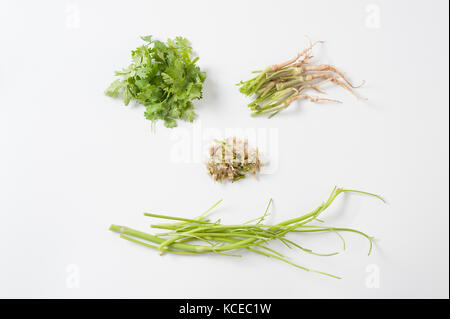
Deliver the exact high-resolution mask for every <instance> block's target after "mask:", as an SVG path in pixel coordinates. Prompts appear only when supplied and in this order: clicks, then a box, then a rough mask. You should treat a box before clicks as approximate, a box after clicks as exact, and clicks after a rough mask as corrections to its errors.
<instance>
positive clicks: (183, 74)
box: [105, 36, 206, 127]
mask: <svg viewBox="0 0 450 319" xmlns="http://www.w3.org/2000/svg"><path fill="white" fill-rule="evenodd" d="M141 39H142V40H144V41H145V42H146V43H145V44H144V45H142V46H140V47H138V48H137V49H136V50H133V51H132V53H131V57H132V61H133V62H132V63H131V64H130V66H129V67H128V68H125V69H122V70H120V71H116V72H115V75H116V76H120V79H117V80H115V81H114V82H112V83H111V85H110V86H109V87H108V89H107V90H106V91H105V94H106V95H108V96H111V97H114V98H117V97H119V96H121V97H122V98H123V101H124V103H125V105H128V104H129V103H130V101H131V100H133V101H136V102H137V103H139V104H143V105H144V106H145V108H146V111H145V113H144V115H145V117H146V118H147V119H148V120H151V121H152V125H153V124H154V122H155V121H157V120H163V121H164V125H165V126H166V127H175V126H177V121H176V120H185V121H188V122H192V121H193V120H194V119H195V117H196V114H195V112H194V105H193V103H192V101H193V100H195V99H200V98H202V89H203V82H204V81H205V78H206V75H205V73H204V72H201V71H200V68H199V67H198V66H197V65H196V62H197V61H198V58H194V59H192V48H191V47H190V45H189V42H188V40H187V39H185V38H182V37H176V38H175V40H172V39H168V40H167V42H166V43H164V42H161V41H158V40H152V37H151V36H144V37H141Z"/></svg>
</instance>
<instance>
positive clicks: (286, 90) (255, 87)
mask: <svg viewBox="0 0 450 319" xmlns="http://www.w3.org/2000/svg"><path fill="white" fill-rule="evenodd" d="M317 43H321V41H317V42H315V43H311V44H310V46H309V47H308V48H306V49H305V50H304V51H303V52H301V53H299V54H298V55H297V56H296V57H294V58H293V59H291V60H289V61H286V62H284V63H281V64H275V65H272V66H269V67H268V68H266V69H265V70H263V71H256V72H254V73H257V75H256V76H255V77H254V78H252V79H250V80H248V81H246V82H242V81H241V82H240V83H239V84H238V85H240V86H241V87H240V91H241V93H243V94H245V95H247V96H251V95H255V100H254V101H253V102H251V103H250V104H248V107H249V108H250V110H251V111H252V116H258V115H265V114H267V115H269V118H270V117H273V116H275V115H276V114H278V113H279V112H281V111H282V110H284V109H286V108H287V107H288V106H289V105H290V104H291V103H292V102H293V101H296V100H302V99H307V100H309V101H311V102H318V101H329V102H338V103H340V101H337V100H333V99H328V98H319V97H311V96H310V95H308V94H306V93H305V90H307V89H313V90H315V91H316V92H319V93H324V92H323V91H322V90H321V89H319V87H321V86H322V85H324V84H326V83H329V82H332V83H334V84H336V85H338V86H341V87H343V88H344V89H346V90H348V91H349V92H350V93H352V94H353V95H354V96H356V97H357V98H360V97H359V96H358V95H356V94H355V93H354V92H353V90H352V89H353V88H356V87H355V86H353V85H352V84H351V83H350V81H348V80H347V79H346V77H345V76H344V75H343V74H342V73H341V72H340V71H339V70H337V69H336V68H335V67H333V66H331V65H328V64H321V65H313V64H311V63H310V61H311V59H312V56H311V55H310V52H311V50H312V48H313V47H314V45H316V44H317ZM360 99H361V98H360Z"/></svg>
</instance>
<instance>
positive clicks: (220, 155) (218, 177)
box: [206, 137, 262, 182]
mask: <svg viewBox="0 0 450 319" xmlns="http://www.w3.org/2000/svg"><path fill="white" fill-rule="evenodd" d="M261 166H262V162H261V160H260V154H259V151H258V148H250V147H249V145H248V140H247V139H238V138H236V137H229V138H227V139H225V140H224V141H219V140H215V143H214V145H212V146H211V147H210V149H209V158H208V160H207V162H206V169H207V171H208V174H209V175H210V176H211V177H212V178H213V180H214V181H219V182H222V181H224V180H230V181H231V182H235V181H238V180H240V179H243V178H245V177H246V176H247V174H249V173H250V174H252V175H253V176H254V177H255V178H256V177H257V174H258V172H259V171H260V169H261Z"/></svg>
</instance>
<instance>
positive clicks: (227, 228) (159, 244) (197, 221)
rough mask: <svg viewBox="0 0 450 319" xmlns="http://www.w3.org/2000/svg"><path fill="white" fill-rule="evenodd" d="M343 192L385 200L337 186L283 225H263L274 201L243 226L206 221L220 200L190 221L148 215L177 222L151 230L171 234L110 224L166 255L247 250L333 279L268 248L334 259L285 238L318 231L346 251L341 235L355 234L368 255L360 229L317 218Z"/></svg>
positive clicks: (126, 236)
mask: <svg viewBox="0 0 450 319" xmlns="http://www.w3.org/2000/svg"><path fill="white" fill-rule="evenodd" d="M343 193H359V194H365V195H370V196H374V197H376V198H379V199H380V200H382V201H383V202H384V200H383V198H381V197H380V196H378V195H375V194H371V193H367V192H362V191H358V190H352V189H344V188H337V187H335V188H334V189H333V191H332V192H331V195H330V197H329V198H328V200H327V201H325V202H323V203H322V204H321V205H320V206H319V207H317V208H316V209H314V210H313V211H311V212H310V213H308V214H305V215H303V216H300V217H295V218H292V219H289V220H286V221H284V222H281V223H278V224H275V225H266V224H264V223H263V221H264V219H265V218H266V217H267V215H268V210H269V207H270V205H271V203H272V200H270V201H269V204H268V205H267V209H266V211H265V213H264V215H263V216H261V217H259V218H256V219H254V220H250V221H248V222H246V223H243V224H238V225H222V224H220V220H217V221H214V222H213V221H211V220H209V219H206V215H207V214H208V213H209V212H210V211H211V210H212V209H213V208H214V207H216V206H217V205H218V204H219V203H220V202H221V201H219V202H217V203H216V204H214V205H213V206H212V207H211V208H209V209H208V210H207V211H206V212H204V213H203V214H201V215H200V216H198V217H197V218H193V219H189V218H182V217H173V216H165V215H157V214H150V213H145V214H144V215H145V216H149V217H154V218H161V219H168V220H175V221H176V222H174V223H164V224H154V225H151V227H152V228H159V229H166V230H168V231H169V232H166V233H159V234H155V235H152V234H149V233H145V232H141V231H138V230H134V229H131V228H129V227H126V226H119V225H111V226H110V228H109V229H110V230H111V231H114V232H117V233H120V237H121V238H123V239H126V240H129V241H131V242H134V243H137V244H140V245H143V246H145V247H148V248H152V249H156V250H158V251H160V254H163V253H166V252H167V253H173V254H179V255H195V254H203V253H217V254H221V255H226V256H236V257H241V256H240V255H236V254H232V253H229V252H230V251H235V250H239V249H246V250H249V251H252V252H255V253H257V254H261V255H264V256H266V257H272V258H275V259H278V260H281V261H283V262H285V263H288V264H290V265H292V266H294V267H297V268H300V269H303V270H306V271H312V272H316V273H319V274H322V275H327V276H330V277H333V278H337V279H340V277H338V276H335V275H331V274H328V273H325V272H321V271H317V270H312V269H309V268H306V267H303V266H300V265H297V264H295V263H294V262H292V261H290V260H289V259H287V258H286V257H285V256H283V255H282V254H281V253H279V252H278V251H276V250H274V249H272V248H270V247H268V246H267V244H268V242H270V241H275V240H279V241H281V242H282V243H283V244H285V245H286V246H287V247H289V248H291V247H292V246H293V247H296V248H298V249H300V250H302V251H304V252H306V253H309V254H314V255H318V256H333V255H336V254H337V253H338V252H331V253H325V254H324V253H316V252H313V251H312V250H310V249H308V248H305V247H303V246H301V245H299V244H297V243H296V242H294V241H293V240H291V239H288V238H286V235H287V234H297V235H299V234H303V235H307V234H309V233H316V232H332V233H335V234H336V235H337V236H339V238H340V239H341V240H342V242H343V249H344V250H345V240H344V238H343V237H342V235H341V234H340V232H353V233H356V234H359V235H361V236H363V237H365V238H366V239H367V240H368V241H369V244H370V248H369V255H370V253H371V251H372V237H370V236H368V235H366V234H365V233H363V232H360V231H359V230H355V229H352V228H343V227H330V226H325V225H324V224H323V221H321V220H320V219H319V218H318V217H319V215H320V214H321V213H323V212H324V211H325V210H326V209H327V208H328V207H329V206H330V205H331V204H332V203H333V201H334V200H335V198H336V197H337V196H338V195H339V194H343ZM314 221H319V222H321V224H319V225H311V223H312V222H314ZM195 242H203V243H205V244H206V245H205V244H195Z"/></svg>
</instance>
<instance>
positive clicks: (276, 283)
mask: <svg viewBox="0 0 450 319" xmlns="http://www.w3.org/2000/svg"><path fill="white" fill-rule="evenodd" d="M0 30H1V31H0V32H1V37H0V43H1V44H0V46H1V50H0V103H1V107H0V152H1V153H0V225H1V231H0V297H45V298H46V297H64V298H65V297H126V298H127V297H152V298H178V297H179V298H219V297H223V298H227V297H237V298H313V297H314V298H316V297H325V298H332V297H338V298H340V297H342V298H348V297H349V298H350V297H352V298H397V297H406V298H416V297H425V298H431V297H438V298H444V297H445V298H448V296H449V292H448V291H449V290H448V288H449V287H448V280H449V278H448V271H449V264H448V260H449V255H448V249H449V245H448V238H449V237H448V236H449V231H448V222H449V218H448V214H449V213H448V208H449V197H448V191H449V189H448V188H449V187H448V185H449V183H448V182H449V180H448V176H449V169H448V163H449V149H448V129H449V122H448V115H449V108H448V102H449V94H448V92H449V91H448V84H449V83H448V67H449V65H448V58H449V51H448V49H449V48H448V1H438V0H435V1H376V0H372V1H360V0H355V1H331V0H330V1H324V0H320V1H242V0H240V1H234V0H228V1H223V2H219V1H206V0H205V1H131V0H127V1H114V2H113V1H106V0H105V1H81V0H79V1H75V0H72V1H56V0H55V1H12V0H11V1H9V0H7V1H2V2H1V3H0ZM147 34H152V35H154V36H155V37H156V38H159V39H161V40H166V39H167V37H175V36H177V35H182V36H185V37H187V38H188V39H189V40H190V42H191V43H192V46H193V48H194V50H195V52H196V53H197V54H198V55H199V56H200V60H199V64H200V66H201V67H202V68H203V69H204V70H205V71H206V72H207V76H208V77H207V81H206V82H205V87H204V98H203V100H201V101H199V102H197V103H196V109H197V113H198V121H196V124H195V125H192V124H189V123H182V124H181V125H180V127H179V128H176V129H173V130H170V129H166V128H164V127H163V125H162V124H161V123H159V124H158V125H157V126H156V130H155V132H154V133H152V132H151V131H150V122H149V121H147V120H145V119H144V116H143V112H144V110H143V108H142V107H139V106H131V107H125V106H123V104H122V103H121V101H120V100H114V99H111V98H108V97H106V96H104V95H103V91H104V89H105V88H106V87H107V86H108V85H109V83H110V82H111V81H112V80H114V77H113V71H114V70H116V69H119V68H121V67H123V66H126V65H128V63H129V60H130V56H129V55H130V51H131V49H134V48H135V47H136V46H138V45H140V44H141V41H140V39H139V36H140V35H147ZM305 35H307V36H309V37H310V38H312V39H314V40H325V41H326V42H325V44H324V45H322V46H318V47H316V48H315V50H314V55H315V56H316V58H317V60H316V61H319V63H320V62H322V63H332V64H334V65H336V66H337V67H338V68H340V69H341V70H344V71H345V73H346V74H347V75H348V76H349V77H350V79H352V80H354V82H355V83H359V82H360V81H361V80H363V79H364V80H366V85H365V86H364V87H363V88H361V89H359V90H357V92H358V93H359V94H361V95H363V96H366V97H368V98H369V100H368V101H367V102H365V101H358V100H356V99H355V98H354V97H353V96H351V95H350V94H348V92H346V91H344V90H343V89H341V88H335V87H333V86H329V87H328V88H327V93H328V97H332V98H338V99H340V100H341V101H343V102H344V103H343V104H328V103H321V104H312V103H309V102H305V101H304V102H301V103H296V104H293V105H292V106H291V107H290V108H291V110H290V111H286V112H285V113H282V114H280V115H279V116H277V117H276V118H274V119H271V120H267V119H265V118H251V117H250V116H249V112H248V109H247V108H246V103H248V101H249V99H247V98H245V97H243V96H242V95H241V94H240V93H239V91H238V89H237V88H236V86H235V83H237V82H239V81H240V80H246V79H248V78H249V77H250V76H251V73H250V72H251V71H253V70H257V69H260V68H262V67H264V66H267V65H270V64H273V63H279V62H282V61H284V60H286V59H288V58H290V57H292V56H294V55H295V54H296V53H297V52H299V51H300V50H302V49H303V48H304V47H305V46H307V44H308V40H307V39H306V38H305ZM199 127H200V130H202V129H205V128H215V129H218V130H219V131H221V132H225V129H226V128H241V129H252V128H253V129H256V128H261V129H263V130H264V129H265V130H266V131H267V130H269V128H273V129H274V130H275V131H276V132H277V133H278V138H277V139H276V142H275V143H272V144H271V145H272V146H273V147H275V151H273V152H271V155H272V156H273V157H274V158H275V159H276V158H278V163H277V165H276V167H275V169H274V170H273V171H272V173H271V174H266V175H262V176H261V178H260V180H259V181H255V180H253V179H248V180H244V181H242V182H239V183H236V184H225V185H221V184H214V183H213V182H212V180H211V179H210V178H209V177H208V176H207V175H206V173H205V168H204V166H203V164H202V163H201V162H199V161H196V160H193V159H192V158H194V157H195V156H197V155H198V154H197V155H195V154H196V152H197V151H196V150H195V149H194V147H192V152H193V153H192V154H191V155H192V157H191V160H188V162H187V163H180V162H179V161H177V160H176V158H174V156H173V152H174V148H175V147H176V145H177V143H178V145H179V141H177V139H178V138H179V133H180V132H183V134H188V135H189V134H190V135H189V136H191V139H190V142H192V143H191V144H195V143H196V141H195V139H196V137H195V134H194V129H195V128H197V129H198V128H199ZM197 142H198V141H197ZM189 145H190V144H189ZM188 149H191V148H188ZM197 157H198V156H197ZM334 185H339V186H344V187H348V188H357V189H363V190H367V191H371V192H375V193H379V194H382V195H383V196H385V197H386V199H387V200H388V202H389V203H388V205H384V204H383V203H381V202H380V201H377V200H375V199H373V198H369V197H363V196H357V195H345V196H343V197H341V198H339V199H338V200H337V201H336V202H335V203H334V205H333V206H332V207H331V208H330V209H329V211H328V212H327V213H326V214H325V215H324V216H323V218H324V219H325V220H326V221H327V223H328V224H331V225H336V226H349V227H354V228H357V229H360V230H362V231H365V232H367V233H369V234H371V235H373V236H375V237H376V238H377V240H376V245H375V248H374V251H373V254H372V255H371V256H369V257H368V256H367V248H368V244H367V242H366V240H365V239H363V238H360V237H358V236H356V235H353V234H344V236H345V237H346V239H347V245H348V247H347V250H346V251H345V252H343V253H342V254H340V255H338V256H334V257H317V256H311V255H307V254H305V253H302V252H299V251H296V250H292V251H286V250H288V249H287V248H283V247H282V246H281V245H278V244H275V245H274V247H276V248H279V249H282V250H283V251H284V252H286V253H287V254H288V255H289V256H290V257H292V260H294V261H296V262H297V263H299V264H301V265H304V266H308V267H311V268H314V269H319V270H323V271H327V272H330V273H332V274H336V275H340V276H342V277H343V279H342V280H335V279H332V278H328V277H324V276H320V275H317V274H314V273H308V272H305V271H302V270H299V269H296V268H294V267H291V266H289V265H286V264H283V263H282V262H279V261H277V260H272V259H267V258H265V257H263V256H260V255H254V254H252V253H250V252H248V253H247V252H243V254H244V256H243V257H242V258H232V257H224V256H218V255H209V256H199V257H197V256H194V257H189V256H159V255H158V253H157V252H155V251H152V250H150V249H146V248H145V247H141V246H138V245H135V244H132V243H129V242H126V241H124V240H121V239H120V238H119V237H118V235H117V234H114V233H111V232H109V231H108V227H109V225H110V224H111V223H116V224H123V225H128V226H130V227H134V228H137V229H141V230H148V226H149V224H150V223H151V222H152V220H151V219H149V218H147V217H144V216H143V215H142V213H143V212H144V211H152V212H160V213H166V214H170V215H178V216H184V217H193V216H196V215H198V214H199V213H201V212H202V211H203V210H205V209H206V208H207V207H209V206H210V205H211V204H212V203H214V202H215V201H217V200H218V199H220V198H223V199H224V203H223V204H222V205H221V206H220V208H218V209H217V210H216V211H215V213H214V214H213V217H214V218H219V217H221V218H222V221H223V222H225V223H234V222H240V221H246V220H248V219H251V218H254V217H257V216H260V215H261V214H262V212H263V211H264V208H265V205H266V203H267V201H268V199H269V198H270V197H273V198H274V203H275V205H274V210H273V214H272V216H271V217H270V218H269V220H268V222H276V221H281V220H284V219H287V218H290V217H294V216H298V215H300V214H304V213H307V212H309V211H310V210H311V209H313V208H315V207H316V206H317V205H319V204H320V203H321V202H322V201H323V200H325V199H326V198H327V196H328V194H329V192H330V191H331V189H332V187H333V186H334ZM296 239H297V240H298V241H299V242H300V243H304V244H305V246H307V247H310V248H314V249H316V250H319V251H325V252H326V251H332V250H335V249H340V248H341V247H340V243H339V240H338V239H336V237H335V236H331V235H330V236H328V235H308V236H297V237H296ZM374 270H375V273H374ZM374 274H375V275H376V274H378V275H379V287H378V288H377V287H373V285H370V284H369V285H367V282H369V283H370V279H371V278H372V279H373V277H371V276H373V275H374Z"/></svg>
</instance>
